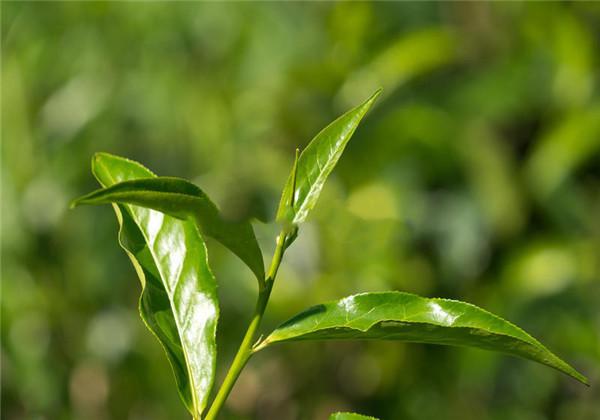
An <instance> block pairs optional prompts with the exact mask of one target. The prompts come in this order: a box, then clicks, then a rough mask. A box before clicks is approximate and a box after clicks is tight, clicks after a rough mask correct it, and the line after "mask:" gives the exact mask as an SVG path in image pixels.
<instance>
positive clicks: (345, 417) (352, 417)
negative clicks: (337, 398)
mask: <svg viewBox="0 0 600 420" xmlns="http://www.w3.org/2000/svg"><path fill="white" fill-rule="evenodd" d="M329 420H378V419H376V418H375V417H371V416H363V415H362V414H356V413H333V414H332V415H331V416H329Z"/></svg>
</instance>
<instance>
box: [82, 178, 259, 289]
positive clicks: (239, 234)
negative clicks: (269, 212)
mask: <svg viewBox="0 0 600 420" xmlns="http://www.w3.org/2000/svg"><path fill="white" fill-rule="evenodd" d="M107 203H121V204H135V205H136V206H142V207H147V208H151V209H154V210H158V211H160V212H163V213H166V214H168V215H171V216H174V217H177V218H181V219H186V218H188V217H191V218H192V219H193V220H194V221H196V223H197V224H198V226H199V228H200V231H201V232H202V234H205V235H207V236H210V237H212V238H214V239H216V240H217V241H219V242H221V243H222V244H223V245H224V246H226V247H227V248H229V249H230V250H231V251H232V252H233V253H234V254H236V255H237V256H238V257H239V258H240V259H241V260H242V261H244V262H245V263H246V264H247V265H248V267H250V269H251V270H252V271H253V272H254V274H255V275H256V277H257V278H258V279H259V282H261V281H262V280H263V279H264V276H265V271H264V264H263V258H262V254H261V252H260V248H259V246H258V242H257V241H256V237H255V236H254V231H253V230H252V225H251V224H250V222H247V221H244V222H233V221H228V220H225V219H223V218H222V217H221V214H220V213H219V210H218V209H217V207H216V206H215V205H214V204H213V202H212V201H210V199H209V198H208V197H207V195H206V194H205V193H204V192H203V191H202V190H201V189H200V188H198V187H197V186H196V185H194V184H192V183H191V182H188V181H186V180H184V179H180V178H170V177H154V175H153V177H152V178H145V179H136V180H132V181H124V182H120V183H118V184H114V185H111V186H109V187H107V188H103V189H100V190H97V191H94V192H91V193H90V194H87V195H84V196H83V197H81V198H78V199H77V200H75V201H74V202H73V204H72V205H73V206H77V205H80V204H107Z"/></svg>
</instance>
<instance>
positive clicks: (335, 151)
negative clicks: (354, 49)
mask: <svg viewBox="0 0 600 420" xmlns="http://www.w3.org/2000/svg"><path fill="white" fill-rule="evenodd" d="M380 93H381V89H380V90H378V91H377V92H375V93H374V94H373V95H372V96H371V97H370V98H369V99H367V100H366V101H365V102H364V103H363V104H361V105H359V106H357V107H356V108H354V109H351V110H350V111H348V112H346V113H345V114H344V115H342V116H341V117H339V118H338V119H337V120H335V121H334V122H332V123H331V124H329V125H328V126H327V127H325V128H324V129H323V130H322V131H321V132H320V133H319V134H317V135H316V137H315V138H314V139H312V141H311V142H310V143H309V145H308V146H307V147H306V149H304V150H303V151H302V153H301V154H300V157H299V158H298V159H297V161H296V162H295V163H294V168H293V169H292V172H291V173H290V176H289V177H288V180H287V182H286V184H285V187H284V189H283V193H282V194H281V201H280V202H279V209H278V210H277V220H279V221H281V222H285V223H291V224H294V225H295V224H298V223H301V222H303V221H304V220H305V219H306V217H307V216H308V213H309V212H310V211H311V210H312V208H313V207H314V206H315V204H316V202H317V200H318V198H319V195H320V194H321V190H322V189H323V185H324V184H325V181H326V180H327V177H328V176H329V174H330V173H331V171H332V170H333V168H334V167H335V165H336V163H337V162H338V160H339V159H340V156H341V155H342V153H343V152H344V148H345V147H346V144H347V143H348V141H349V140H350V138H351V137H352V134H354V131H355V130H356V127H357V126H358V124H359V123H360V121H361V120H362V118H363V117H364V116H365V114H366V113H367V111H368V110H369V109H370V108H371V106H372V105H373V103H374V102H375V99H377V96H379V94H380ZM294 181H295V182H294Z"/></svg>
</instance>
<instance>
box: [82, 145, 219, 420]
mask: <svg viewBox="0 0 600 420" xmlns="http://www.w3.org/2000/svg"><path fill="white" fill-rule="evenodd" d="M92 172H93V173H94V175H95V177H96V178H97V179H98V181H99V182H100V184H101V185H102V186H104V187H109V186H111V185H114V184H116V183H118V182H122V181H127V180H132V179H138V178H147V177H152V176H154V175H153V174H152V173H151V172H150V171H149V170H148V169H146V168H144V167H143V166H142V165H140V164H138V163H136V162H132V161H130V160H127V159H124V158H120V157H117V156H112V155H109V154H106V153H100V154H96V155H95V156H94V158H93V161H92ZM113 207H114V209H115V212H116V214H117V219H118V221H119V226H120V230H119V242H120V244H121V246H122V247H123V249H125V251H126V252H127V254H128V256H129V257H130V259H131V261H132V263H133V265H134V267H135V269H136V271H137V273H138V275H139V277H140V281H141V283H142V294H141V296H140V301H139V310H140V315H141V317H142V319H143V320H144V323H145V324H146V326H147V327H148V329H149V330H150V331H151V332H152V333H153V334H154V335H155V336H156V338H157V339H158V340H159V341H160V343H161V344H162V346H163V348H164V350H165V352H166V354H167V358H168V359H169V362H170V363H171V366H172V368H173V372H174V374H175V380H176V382H177V388H178V391H179V394H180V396H181V398H182V400H183V402H184V403H185V405H186V407H187V409H188V410H189V411H190V413H191V414H192V415H193V416H194V418H195V419H199V418H200V415H201V413H202V410H203V409H204V407H205V406H206V402H207V398H208V395H209V393H210V390H211V387H212V384H213V381H214V375H215V364H216V342H215V334H216V328H217V319H218V315H219V306H218V301H217V294H216V282H215V278H214V276H213V275H212V273H211V271H210V268H209V266H208V260H207V253H206V246H205V245H204V241H203V239H202V237H201V236H200V233H199V232H198V229H197V227H196V225H195V224H194V222H192V221H188V220H180V219H176V218H174V217H171V216H168V215H166V214H163V213H160V212H158V211H154V210H150V209H146V208H143V207H139V206H134V205H126V204H124V205H121V204H113Z"/></svg>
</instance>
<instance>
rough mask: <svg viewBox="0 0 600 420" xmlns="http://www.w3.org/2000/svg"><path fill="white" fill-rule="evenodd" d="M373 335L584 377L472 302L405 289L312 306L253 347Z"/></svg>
mask: <svg viewBox="0 0 600 420" xmlns="http://www.w3.org/2000/svg"><path fill="white" fill-rule="evenodd" d="M331 339H358V340H362V339H378V340H399V341H406V342H417V343H431V344H445V345H455V346H467V347H478V348H481V349H486V350H494V351H498V352H502V353H508V354H512V355H515V356H520V357H523V358H526V359H530V360H533V361H536V362H539V363H542V364H544V365H547V366H550V367H553V368H555V369H557V370H559V371H561V372H563V373H565V374H567V375H569V376H571V377H573V378H575V379H577V380H578V381H580V382H582V383H584V384H588V381H587V379H586V378H585V377H584V376H583V375H581V374H580V373H579V372H577V371H576V370H575V369H573V368H572V367H571V366H569V365H568V364H567V363H565V362H564V361H562V360H561V359H559V358H558V357H557V356H556V355H554V354H553V353H552V352H550V350H548V349H547V348H546V347H544V346H543V345H542V344H541V343H540V342H538V341H537V340H536V339H534V338H533V337H531V336H530V335H529V334H527V333H526V332H525V331H523V330H522V329H520V328H518V327H516V326H515V325H513V324H511V323H510V322H508V321H505V320H504V319H502V318H500V317H498V316H496V315H493V314H491V313H489V312H487V311H485V310H483V309H481V308H478V307H476V306H474V305H471V304H468V303H464V302H459V301H455V300H447V299H428V298H424V297H420V296H416V295H413V294H410V293H402V292H379V293H363V294H358V295H354V296H349V297H346V298H344V299H342V300H339V301H335V302H329V303H325V304H322V305H317V306H314V307H312V308H310V309H308V310H306V311H304V312H302V313H300V314H299V315H297V316H295V317H294V318H292V319H290V320H289V321H287V322H286V323H284V324H283V325H281V326H280V327H279V328H277V329H276V330H275V331H273V332H272V333H271V335H269V336H268V337H267V338H266V339H265V340H264V341H263V342H262V343H260V344H259V345H258V346H257V348H256V349H255V351H258V350H259V349H261V348H263V347H265V346H267V345H269V344H273V343H277V342H283V341H294V340H331Z"/></svg>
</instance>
